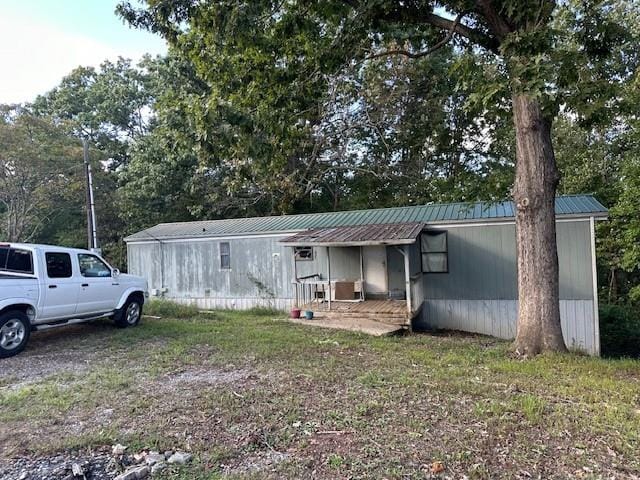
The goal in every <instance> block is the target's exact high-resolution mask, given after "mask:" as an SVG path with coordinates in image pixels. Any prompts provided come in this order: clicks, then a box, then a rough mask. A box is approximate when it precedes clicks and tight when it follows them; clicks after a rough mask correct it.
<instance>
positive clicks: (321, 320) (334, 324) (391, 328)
mask: <svg viewBox="0 0 640 480" xmlns="http://www.w3.org/2000/svg"><path fill="white" fill-rule="evenodd" d="M290 320H291V321H292V322H293V323H296V324H298V325H307V326H310V327H320V328H333V329H338V330H349V331H351V332H361V333H366V334H368V335H373V336H376V337H382V336H386V335H392V334H394V333H398V332H401V331H403V330H405V327H404V326H402V325H389V324H387V323H382V322H376V321H375V320H367V319H365V318H336V317H326V316H324V317H323V316H319V317H315V316H314V317H313V320H305V319H304V318H292V319H290Z"/></svg>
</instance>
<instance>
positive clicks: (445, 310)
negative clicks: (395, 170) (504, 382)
mask: <svg viewBox="0 0 640 480" xmlns="http://www.w3.org/2000/svg"><path fill="white" fill-rule="evenodd" d="M606 216H607V210H606V208H605V207H604V206H602V205H601V204H600V203H599V202H598V201H597V200H595V198H593V197H592V196H589V195H576V196H562V197H557V199H556V226H557V241H558V257H559V262H560V311H561V318H562V329H563V333H564V337H565V341H566V343H567V345H568V346H569V347H572V348H575V349H579V350H583V351H585V352H588V353H590V354H593V355H597V354H599V349H600V339H599V330H598V302H597V280H596V258H595V227H594V225H595V222H596V221H597V220H600V219H603V218H606ZM515 238H516V237H515V219H514V206H513V204H512V203H511V202H497V203H496V202H487V203H482V202H479V203H454V204H441V205H418V206H407V207H397V208H381V209H372V210H357V211H343V212H329V213H317V214H302V215H283V216H270V217H256V218H238V219H227V220H212V221H197V222H185V223H165V224H160V225H156V226H154V227H151V228H149V229H146V230H143V231H141V232H138V233H135V234H133V235H131V236H129V237H127V238H126V239H125V241H126V242H127V250H128V264H129V271H130V272H131V273H133V274H136V275H142V276H145V277H146V278H147V279H148V282H149V288H150V291H151V294H152V295H155V296H162V297H164V298H168V299H171V300H174V301H178V302H182V303H193V304H195V305H197V306H199V307H201V308H205V309H209V308H236V309H246V308H250V307H254V306H269V307H273V308H278V309H282V310H288V309H290V308H291V307H293V306H298V307H300V308H302V309H310V310H314V311H316V312H318V313H321V314H323V315H326V316H333V317H332V318H334V319H336V321H340V319H344V321H347V319H349V318H353V317H357V316H361V317H365V318H367V319H369V320H373V321H379V322H381V323H384V324H390V325H396V326H400V327H406V328H417V329H422V328H442V329H455V330H462V331H468V332H476V333H482V334H487V335H492V336H496V337H500V338H505V339H510V338H514V336H515V333H516V318H517V310H518V307H517V305H518V291H517V270H516V269H517V267H516V244H515V241H516V240H515Z"/></svg>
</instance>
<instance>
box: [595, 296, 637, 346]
mask: <svg viewBox="0 0 640 480" xmlns="http://www.w3.org/2000/svg"><path fill="white" fill-rule="evenodd" d="M600 343H601V351H602V355H603V356H605V357H636V358H640V311H638V308H637V307H634V306H632V305H601V306H600Z"/></svg>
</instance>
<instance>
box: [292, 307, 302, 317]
mask: <svg viewBox="0 0 640 480" xmlns="http://www.w3.org/2000/svg"><path fill="white" fill-rule="evenodd" d="M291 318H300V309H299V308H292V309H291Z"/></svg>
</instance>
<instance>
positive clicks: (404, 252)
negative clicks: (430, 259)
mask: <svg viewBox="0 0 640 480" xmlns="http://www.w3.org/2000/svg"><path fill="white" fill-rule="evenodd" d="M400 253H402V255H403V256H404V284H405V288H406V292H407V313H408V314H409V317H411V313H412V312H411V271H410V268H411V267H410V266H409V247H408V246H406V245H403V246H402V250H400ZM409 322H411V318H409Z"/></svg>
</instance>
